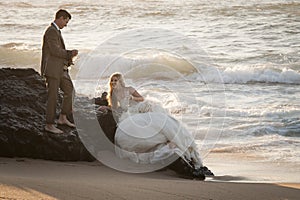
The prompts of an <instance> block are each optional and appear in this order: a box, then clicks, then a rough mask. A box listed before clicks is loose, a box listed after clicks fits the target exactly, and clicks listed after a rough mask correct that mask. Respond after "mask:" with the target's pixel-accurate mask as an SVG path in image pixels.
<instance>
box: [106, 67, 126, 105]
mask: <svg viewBox="0 0 300 200" xmlns="http://www.w3.org/2000/svg"><path fill="white" fill-rule="evenodd" d="M113 78H117V79H118V81H119V84H120V85H121V86H122V87H125V81H124V78H123V75H122V74H121V73H120V72H115V73H113V74H112V75H111V76H110V77H109V82H108V88H109V91H108V96H107V100H108V105H110V106H112V107H114V108H115V107H116V106H117V103H118V102H117V101H113V98H114V97H113V87H112V79H113Z"/></svg>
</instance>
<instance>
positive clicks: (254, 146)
mask: <svg viewBox="0 0 300 200" xmlns="http://www.w3.org/2000/svg"><path fill="white" fill-rule="evenodd" d="M299 147H300V141H299V139H296V138H287V137H282V136H278V135H268V136H261V137H256V138H255V137H253V138H250V137H248V138H240V139H231V141H230V144H229V141H228V142H225V141H223V143H221V142H220V143H219V144H218V146H216V147H215V148H214V149H212V150H211V152H212V153H221V154H222V153H228V154H241V155H244V156H246V155H247V156H248V157H249V158H250V157H252V158H260V159H263V160H266V161H276V162H278V161H292V162H300V159H299V158H300V157H299V150H300V149H299ZM291 149H294V151H291Z"/></svg>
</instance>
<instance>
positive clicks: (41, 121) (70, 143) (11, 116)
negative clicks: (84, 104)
mask: <svg viewBox="0 0 300 200" xmlns="http://www.w3.org/2000/svg"><path fill="white" fill-rule="evenodd" d="M0 85H1V86H0V105H1V106H0V114H1V117H0V156H3V157H28V158H40V159H47V160H58V161H79V160H81V161H92V160H94V158H93V156H91V154H90V153H89V152H88V151H87V150H86V148H85V146H84V145H83V144H82V142H81V141H80V139H79V137H78V133H77V130H76V129H71V128H69V127H66V126H59V128H60V129H62V130H63V131H64V134H53V133H49V132H46V131H44V125H45V110H46V100H47V91H46V85H45V82H44V80H43V78H42V77H41V76H40V75H39V73H37V72H36V71H34V70H33V69H10V68H2V69H0ZM59 97H60V98H59V99H60V100H61V99H62V97H61V95H60V96H59ZM58 108H60V101H59V102H58ZM83 110H84V109H83ZM58 112H59V110H58ZM69 118H70V119H71V120H72V121H73V119H72V116H69Z"/></svg>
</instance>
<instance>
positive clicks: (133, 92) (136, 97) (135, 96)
mask: <svg viewBox="0 0 300 200" xmlns="http://www.w3.org/2000/svg"><path fill="white" fill-rule="evenodd" d="M130 90H131V92H130V93H131V96H130V99H131V100H133V101H137V102H141V101H144V97H143V96H142V95H140V94H139V93H138V92H137V91H136V90H135V89H134V88H130Z"/></svg>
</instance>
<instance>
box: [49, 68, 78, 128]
mask: <svg viewBox="0 0 300 200" xmlns="http://www.w3.org/2000/svg"><path fill="white" fill-rule="evenodd" d="M46 83H47V89H48V100H47V110H46V123H47V124H54V123H55V119H56V105H57V99H58V91H59V89H61V90H62V91H63V102H62V108H61V114H65V115H68V114H70V113H71V112H72V110H73V100H74V94H75V91H74V86H73V83H72V80H71V77H70V75H69V73H68V71H64V75H63V76H62V77H60V78H53V77H46Z"/></svg>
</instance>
